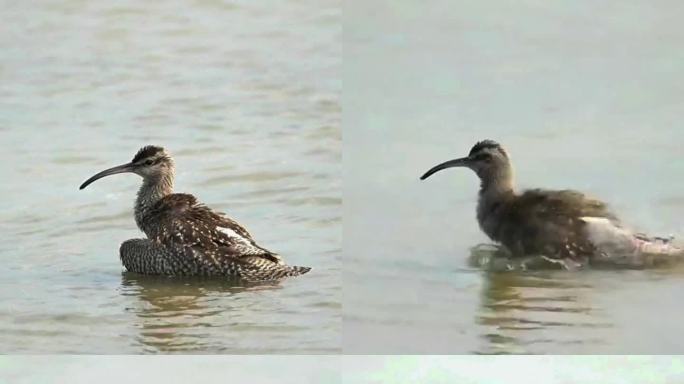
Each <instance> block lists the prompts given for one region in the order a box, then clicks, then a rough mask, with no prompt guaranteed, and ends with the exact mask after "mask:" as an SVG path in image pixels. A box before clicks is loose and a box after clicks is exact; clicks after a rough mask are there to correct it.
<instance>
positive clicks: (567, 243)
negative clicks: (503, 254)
mask: <svg viewBox="0 0 684 384" xmlns="http://www.w3.org/2000/svg"><path fill="white" fill-rule="evenodd" d="M503 209H504V211H503V212H501V214H502V217H504V218H505V219H504V220H502V221H501V225H500V226H499V227H498V228H497V230H496V233H495V234H494V236H493V237H495V238H496V239H495V240H498V241H500V242H501V243H503V244H504V245H505V246H507V247H508V248H509V249H510V250H511V251H512V252H513V253H514V254H516V255H530V254H540V255H545V256H548V257H557V258H565V257H570V258H576V257H581V256H588V255H591V254H592V253H593V252H594V246H593V245H592V244H591V242H590V241H589V239H588V238H587V236H586V233H585V231H584V225H585V223H584V221H583V220H581V218H582V217H585V216H590V217H604V218H607V219H609V220H611V221H616V222H617V218H616V217H615V216H614V215H613V214H612V213H611V212H610V211H609V210H608V207H607V206H606V205H605V204H604V203H603V202H601V201H599V200H595V199H591V198H589V197H587V196H585V195H583V194H582V193H580V192H577V191H572V190H562V191H548V190H541V189H534V190H529V191H526V192H524V193H522V194H521V195H519V196H517V197H516V198H514V199H512V200H510V203H509V204H507V205H505V207H503Z"/></svg>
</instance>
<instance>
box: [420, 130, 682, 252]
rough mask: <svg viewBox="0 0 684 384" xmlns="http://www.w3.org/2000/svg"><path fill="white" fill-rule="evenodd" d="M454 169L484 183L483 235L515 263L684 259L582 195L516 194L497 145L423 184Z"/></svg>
mask: <svg viewBox="0 0 684 384" xmlns="http://www.w3.org/2000/svg"><path fill="white" fill-rule="evenodd" d="M452 167H464V168H469V169H471V170H472V171H474V172H475V173H476V174H477V176H478V177H479V178H480V192H479V198H478V202H477V221H478V223H479V225H480V228H481V229H482V231H483V232H484V233H485V234H486V235H487V236H489V238H490V239H492V240H493V241H495V242H498V243H500V244H502V245H503V246H504V247H505V248H506V249H507V250H508V251H509V252H510V254H511V255H512V256H513V257H522V256H543V257H545V258H547V259H548V260H549V261H553V262H556V261H562V260H574V261H580V262H581V261H587V260H588V261H590V262H591V261H594V260H602V261H606V260H608V259H611V258H613V259H618V258H620V257H624V258H627V259H629V260H630V261H635V260H636V259H635V258H634V257H635V256H639V255H644V254H660V255H682V254H684V250H683V249H681V248H678V247H675V246H674V245H672V243H671V239H665V238H660V237H649V236H646V235H644V234H640V233H634V232H632V231H630V230H628V229H626V228H624V227H623V226H622V224H621V223H620V221H619V220H618V218H617V217H616V216H615V215H614V214H613V213H612V212H611V211H610V210H609V209H608V207H607V206H606V204H605V203H604V202H602V201H599V200H595V199H593V198H590V197H587V196H585V195H584V194H582V193H580V192H577V191H572V190H558V191H552V190H543V189H532V190H527V191H524V192H522V193H517V192H516V191H515V190H514V185H513V167H512V166H511V161H510V158H509V157H508V154H507V152H506V150H504V148H503V147H502V146H501V145H499V144H498V143H497V142H495V141H492V140H484V141H480V142H478V143H477V144H475V146H473V147H472V149H471V150H470V153H469V154H468V156H466V157H463V158H460V159H455V160H450V161H447V162H444V163H442V164H439V165H437V166H435V167H433V168H431V169H430V170H429V171H427V172H426V173H425V174H424V175H423V176H422V177H421V180H425V179H427V178H428V177H430V176H431V175H433V174H434V173H436V172H439V171H441V170H443V169H447V168H452ZM561 264H564V263H562V262H561ZM564 265H566V266H567V264H564Z"/></svg>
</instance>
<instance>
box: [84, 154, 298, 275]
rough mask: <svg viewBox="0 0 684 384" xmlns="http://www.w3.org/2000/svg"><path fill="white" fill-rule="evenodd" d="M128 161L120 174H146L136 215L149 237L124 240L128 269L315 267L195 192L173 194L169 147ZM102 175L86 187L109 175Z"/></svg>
mask: <svg viewBox="0 0 684 384" xmlns="http://www.w3.org/2000/svg"><path fill="white" fill-rule="evenodd" d="M124 166H129V167H130V169H129V170H118V171H117V172H116V173H120V172H134V173H137V174H139V175H141V176H142V177H143V184H142V186H141V187H140V190H139V191H138V196H137V198H136V203H135V219H136V224H137V225H138V227H139V228H140V230H142V231H143V232H144V233H145V235H146V236H147V239H131V240H127V241H125V242H124V243H123V244H121V247H120V256H121V262H122V263H123V265H124V267H125V268H126V269H127V270H129V271H131V272H136V273H141V274H154V275H177V276H233V277H238V278H241V279H244V280H248V281H265V280H276V279H281V278H284V277H288V276H297V275H301V274H304V273H306V272H308V271H309V270H310V268H308V267H298V266H288V265H285V263H284V262H283V260H282V258H281V257H280V255H278V254H276V253H274V252H271V251H269V250H267V249H265V248H262V247H261V246H259V245H258V244H256V242H255V241H254V239H253V238H252V236H251V235H250V234H249V233H248V232H247V230H246V229H245V228H244V227H242V226H241V225H240V224H238V223H237V222H235V221H234V220H231V219H230V218H228V217H226V216H225V215H223V214H222V213H217V212H214V211H212V210H211V209H210V208H208V207H207V206H205V205H203V204H201V203H199V202H198V201H197V199H196V198H195V197H194V196H192V195H189V194H183V193H173V179H174V164H173V160H172V159H171V157H170V156H169V155H168V154H167V153H166V152H165V150H164V149H163V148H161V147H155V146H146V147H143V148H142V149H140V151H138V153H137V154H136V155H135V157H134V158H133V160H132V162H131V163H130V164H128V165H124ZM124 166H120V167H124ZM115 168H117V167H115ZM104 172H107V171H104ZM102 173H103V172H101V173H100V174H102ZM100 174H98V175H100ZM98 175H96V176H94V177H93V178H91V179H89V180H88V181H86V182H85V183H84V184H83V185H82V188H84V187H85V186H87V185H88V184H89V183H90V182H92V181H94V180H96V179H97V178H99V177H104V176H98ZM104 175H105V176H106V175H108V174H106V173H105V174H104Z"/></svg>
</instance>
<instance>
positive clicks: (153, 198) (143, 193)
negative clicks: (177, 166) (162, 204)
mask: <svg viewBox="0 0 684 384" xmlns="http://www.w3.org/2000/svg"><path fill="white" fill-rule="evenodd" d="M173 176H174V175H173V171H171V172H169V173H165V174H160V175H153V176H146V177H145V178H144V179H143V183H142V186H140V189H139V190H138V197H137V199H136V200H135V222H136V224H137V225H138V228H140V229H141V230H143V231H144V228H143V219H144V217H145V216H146V215H147V214H148V213H149V212H150V209H152V207H153V206H154V204H156V203H157V202H158V201H159V200H161V199H162V198H164V196H167V195H170V194H172V193H173V178H174V177H173Z"/></svg>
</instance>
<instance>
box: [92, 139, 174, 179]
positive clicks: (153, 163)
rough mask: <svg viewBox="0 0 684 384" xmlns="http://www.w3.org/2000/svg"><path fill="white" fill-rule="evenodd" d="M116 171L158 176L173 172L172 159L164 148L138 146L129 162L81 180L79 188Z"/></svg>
mask: <svg viewBox="0 0 684 384" xmlns="http://www.w3.org/2000/svg"><path fill="white" fill-rule="evenodd" d="M117 173H135V174H136V175H139V176H142V177H143V178H151V177H160V176H163V175H167V174H172V173H173V159H172V158H171V156H170V155H169V153H168V152H166V150H164V148H162V147H157V146H154V145H148V146H145V147H142V148H140V150H139V151H138V153H136V154H135V156H133V160H131V162H130V163H126V164H122V165H117V166H116V167H112V168H109V169H105V170H104V171H102V172H99V173H97V174H95V175H93V176H92V177H91V178H89V179H88V180H86V181H85V182H83V184H81V186H80V187H79V189H83V188H85V187H87V186H88V185H89V184H91V183H92V182H94V181H95V180H98V179H101V178H103V177H105V176H111V175H115V174H117Z"/></svg>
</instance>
